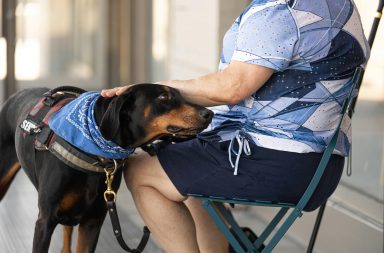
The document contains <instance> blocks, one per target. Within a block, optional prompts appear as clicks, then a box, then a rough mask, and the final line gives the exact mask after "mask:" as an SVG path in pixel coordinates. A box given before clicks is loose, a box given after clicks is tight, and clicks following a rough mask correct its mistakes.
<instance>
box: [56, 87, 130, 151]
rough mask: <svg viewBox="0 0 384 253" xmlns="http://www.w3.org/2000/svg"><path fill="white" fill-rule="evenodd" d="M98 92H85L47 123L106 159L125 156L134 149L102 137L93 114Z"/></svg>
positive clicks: (69, 138) (57, 132)
mask: <svg viewBox="0 0 384 253" xmlns="http://www.w3.org/2000/svg"><path fill="white" fill-rule="evenodd" d="M99 97H100V93H99V92H96V91H91V92H85V93H83V94H81V95H80V96H79V97H78V98H77V99H75V100H73V101H71V102H70V103H68V104H67V105H65V106H64V107H63V108H61V109H60V110H59V111H58V112H57V113H55V114H54V115H53V116H52V117H51V118H50V120H49V127H50V128H51V129H52V130H53V131H54V132H55V133H56V134H57V135H58V136H60V137H61V138H63V139H64V140H66V141H67V142H69V143H70V144H72V145H73V146H75V147H77V148H79V149H80V150H82V151H85V152H87V153H90V154H93V155H97V156H101V157H104V158H109V159H124V158H127V157H128V156H129V155H130V154H132V153H133V152H134V149H124V148H122V147H120V146H118V145H116V144H115V143H114V142H112V141H108V140H106V139H104V138H103V136H102V135H101V133H100V130H99V127H98V126H97V125H96V121H95V117H94V114H93V112H94V107H95V104H96V101H97V99H98V98H99Z"/></svg>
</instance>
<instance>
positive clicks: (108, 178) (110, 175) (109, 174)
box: [104, 160, 118, 202]
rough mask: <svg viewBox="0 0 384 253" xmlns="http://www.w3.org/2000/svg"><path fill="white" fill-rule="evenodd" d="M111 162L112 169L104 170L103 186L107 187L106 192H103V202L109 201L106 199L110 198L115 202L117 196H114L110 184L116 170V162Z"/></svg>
mask: <svg viewBox="0 0 384 253" xmlns="http://www.w3.org/2000/svg"><path fill="white" fill-rule="evenodd" d="M113 162H114V164H115V166H114V167H113V168H104V171H105V176H106V180H105V184H106V185H107V190H105V192H104V199H105V202H108V200H109V198H108V197H111V196H112V197H113V202H116V197H117V196H116V192H115V191H114V190H113V189H112V182H113V178H114V175H115V172H116V170H117V167H118V164H117V162H116V160H113Z"/></svg>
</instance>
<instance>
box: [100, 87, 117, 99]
mask: <svg viewBox="0 0 384 253" xmlns="http://www.w3.org/2000/svg"><path fill="white" fill-rule="evenodd" d="M120 88H122V87H120V86H119V87H115V88H112V89H104V90H101V92H100V94H101V96H103V97H113V96H117V95H118V94H117V91H118V90H119V89H120Z"/></svg>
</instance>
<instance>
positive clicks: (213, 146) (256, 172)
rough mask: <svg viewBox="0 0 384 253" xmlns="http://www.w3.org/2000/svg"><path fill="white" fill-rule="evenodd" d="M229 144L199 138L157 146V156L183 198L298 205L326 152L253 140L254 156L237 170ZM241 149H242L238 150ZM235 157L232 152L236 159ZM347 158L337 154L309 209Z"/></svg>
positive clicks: (332, 183) (329, 191)
mask: <svg viewBox="0 0 384 253" xmlns="http://www.w3.org/2000/svg"><path fill="white" fill-rule="evenodd" d="M228 145H229V141H227V142H220V143H211V142H206V141H203V140H200V139H192V140H189V141H185V142H181V143H176V144H172V145H168V146H165V147H162V148H161V149H159V150H158V152H157V155H158V159H159V161H160V163H161V165H162V167H163V168H164V170H165V172H166V173H167V175H168V176H169V178H170V180H171V181H172V182H173V184H174V185H175V187H176V188H177V190H178V191H179V192H180V193H181V194H182V195H184V196H187V195H194V194H197V195H204V196H215V197H224V198H241V199H252V200H260V201H276V202H287V203H297V202H298V200H299V199H300V197H301V196H302V194H303V192H304V191H305V190H306V188H307V186H308V184H309V182H310V180H311V178H312V177H313V175H314V173H315V170H316V168H317V166H318V164H319V162H320V159H321V156H322V154H319V153H303V154H302V153H293V152H285V151H278V150H273V149H267V148H261V147H258V146H256V145H254V144H251V143H250V146H251V155H249V156H247V155H244V154H243V155H242V156H241V158H240V162H239V167H238V174H237V175H234V174H233V172H234V169H233V168H232V167H231V164H230V162H229V159H228ZM236 149H237V148H236ZM235 159H236V157H235V156H233V159H232V160H233V161H235ZM343 167H344V157H342V156H339V155H332V157H331V159H330V161H329V163H328V166H327V168H326V171H325V172H324V175H323V177H322V179H321V181H320V184H319V186H318V188H317V189H316V191H315V193H314V195H313V196H312V198H311V199H310V201H309V203H308V204H307V206H306V208H305V210H307V211H310V210H313V209H316V208H317V207H319V206H320V205H321V204H323V203H324V202H325V201H326V200H327V199H328V197H329V196H330V195H331V194H332V193H333V192H334V190H335V189H336V187H337V185H338V183H339V181H340V177H341V175H342V171H343Z"/></svg>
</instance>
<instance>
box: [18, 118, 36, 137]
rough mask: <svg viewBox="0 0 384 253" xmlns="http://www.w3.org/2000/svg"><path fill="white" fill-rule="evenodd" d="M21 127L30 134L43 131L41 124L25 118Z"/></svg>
mask: <svg viewBox="0 0 384 253" xmlns="http://www.w3.org/2000/svg"><path fill="white" fill-rule="evenodd" d="M20 128H21V129H23V130H24V131H26V132H27V133H28V134H33V133H38V132H40V131H41V130H40V128H39V125H37V124H36V123H35V122H33V121H31V120H28V119H25V120H23V122H21V124H20Z"/></svg>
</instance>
